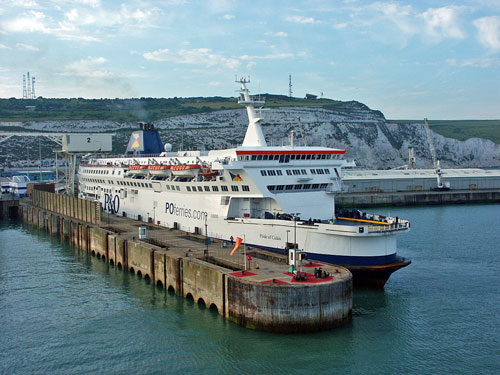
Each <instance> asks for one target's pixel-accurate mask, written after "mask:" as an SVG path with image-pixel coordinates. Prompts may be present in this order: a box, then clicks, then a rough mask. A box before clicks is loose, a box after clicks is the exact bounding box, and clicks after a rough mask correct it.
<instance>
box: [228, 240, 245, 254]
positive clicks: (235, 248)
mask: <svg viewBox="0 0 500 375" xmlns="http://www.w3.org/2000/svg"><path fill="white" fill-rule="evenodd" d="M242 242H243V238H241V237H236V243H235V245H234V249H233V251H231V256H233V255H234V253H235V251H236V250H238V248H239V247H240V245H241V243H242Z"/></svg>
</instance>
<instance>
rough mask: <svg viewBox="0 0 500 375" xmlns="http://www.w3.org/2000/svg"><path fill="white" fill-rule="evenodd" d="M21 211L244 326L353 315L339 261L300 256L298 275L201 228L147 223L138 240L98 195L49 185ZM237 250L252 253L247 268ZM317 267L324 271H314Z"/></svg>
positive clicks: (132, 226) (308, 325) (320, 326)
mask: <svg viewBox="0 0 500 375" xmlns="http://www.w3.org/2000/svg"><path fill="white" fill-rule="evenodd" d="M20 212H21V217H22V218H23V220H24V222H26V223H27V224H29V225H32V226H34V227H36V228H38V229H40V230H46V231H47V232H49V233H50V234H51V235H53V236H60V238H61V239H63V240H66V241H69V242H70V243H72V244H73V245H74V246H75V247H77V248H78V249H80V250H81V251H86V252H88V253H90V254H92V255H94V256H96V257H99V258H101V259H104V260H106V261H107V262H109V263H110V264H111V265H114V266H116V267H119V268H122V269H123V270H124V271H129V272H133V273H135V274H137V275H139V276H141V277H143V278H145V279H149V280H150V281H151V282H152V283H153V284H154V285H157V286H158V287H161V288H164V289H166V290H171V291H174V292H175V293H176V294H177V295H179V296H182V297H185V298H192V299H193V300H194V301H195V302H197V303H202V304H205V305H206V306H207V307H208V308H212V309H216V310H217V312H218V313H219V314H220V315H222V316H224V317H225V318H227V319H229V320H231V321H233V322H235V323H237V324H239V325H242V326H244V327H247V328H250V329H256V330H263V331H269V332H279V333H295V332H313V331H320V330H326V329H331V328H334V327H339V326H342V325H344V324H346V323H348V322H350V321H351V319H352V275H351V273H350V272H349V271H348V270H347V269H345V268H343V267H339V266H333V265H328V264H321V265H319V264H303V265H302V269H303V271H305V272H306V273H307V275H308V280H307V281H297V280H294V278H293V277H292V276H293V275H291V274H289V273H288V265H287V263H286V258H285V257H284V256H280V255H276V254H272V253H267V252H265V251H261V250H258V249H253V248H247V249H246V252H245V254H243V246H242V247H241V249H240V250H238V251H237V252H236V254H235V255H234V257H231V256H230V255H229V253H230V251H231V250H232V249H230V247H228V246H223V245H224V244H223V243H221V242H220V241H212V242H211V243H210V244H209V245H207V244H206V243H205V242H204V241H205V238H204V237H202V236H196V235H193V234H187V233H185V232H181V231H178V230H173V229H168V228H163V227H157V226H153V225H149V227H148V229H149V236H148V239H142V240H140V239H138V229H139V226H142V225H146V224H145V223H142V222H141V223H138V222H136V221H134V220H132V219H128V218H124V217H116V216H113V217H112V218H110V219H108V220H109V222H108V223H106V224H107V225H104V223H103V222H102V221H101V208H100V204H99V203H98V202H90V201H85V200H82V199H77V198H72V197H64V196H60V195H56V194H54V193H49V192H41V191H34V192H33V197H32V201H31V202H30V201H23V202H22V203H21V206H20ZM207 250H208V251H207ZM244 255H250V256H251V257H252V258H253V259H252V261H250V262H249V263H247V270H246V272H245V271H243V270H244V268H245V266H244V262H245V261H244V260H245V259H246V258H245V257H244ZM318 267H321V268H322V269H323V270H324V271H326V272H328V275H326V276H325V277H319V276H318V277H316V276H315V275H314V271H315V268H318Z"/></svg>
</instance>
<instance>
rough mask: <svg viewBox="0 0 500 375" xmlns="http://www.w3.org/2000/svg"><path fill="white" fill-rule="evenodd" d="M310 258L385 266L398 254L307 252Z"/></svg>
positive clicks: (355, 264) (280, 251) (394, 260)
mask: <svg viewBox="0 0 500 375" xmlns="http://www.w3.org/2000/svg"><path fill="white" fill-rule="evenodd" d="M248 246H252V247H257V248H259V249H263V250H267V251H271V252H273V253H278V254H283V253H284V250H283V249H278V248H275V247H267V246H260V245H254V244H248ZM307 259H308V260H316V261H319V262H325V263H332V264H338V265H339V266H383V265H386V264H391V263H395V262H396V261H397V255H396V254H391V255H381V256H370V257H364V256H359V257H356V256H344V255H328V254H315V253H307Z"/></svg>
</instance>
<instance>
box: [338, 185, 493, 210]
mask: <svg viewBox="0 0 500 375" xmlns="http://www.w3.org/2000/svg"><path fill="white" fill-rule="evenodd" d="M335 202H336V204H337V205H338V206H342V207H358V208H359V207H377V206H418V205H441V204H464V203H500V189H482V190H448V191H411V192H408V191H406V192H365V193H342V194H339V195H338V196H337V197H336V198H335Z"/></svg>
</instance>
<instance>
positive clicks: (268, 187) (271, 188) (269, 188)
mask: <svg viewBox="0 0 500 375" xmlns="http://www.w3.org/2000/svg"><path fill="white" fill-rule="evenodd" d="M274 187H275V186H274V185H267V190H269V191H274Z"/></svg>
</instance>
